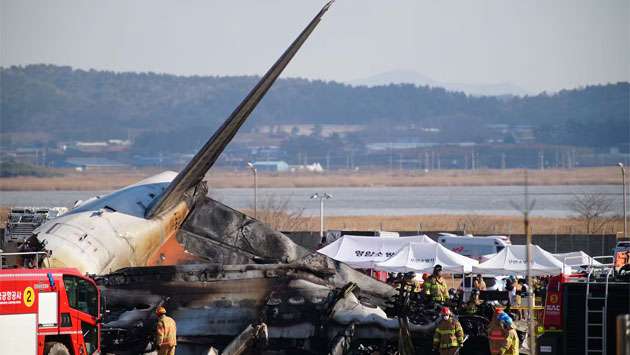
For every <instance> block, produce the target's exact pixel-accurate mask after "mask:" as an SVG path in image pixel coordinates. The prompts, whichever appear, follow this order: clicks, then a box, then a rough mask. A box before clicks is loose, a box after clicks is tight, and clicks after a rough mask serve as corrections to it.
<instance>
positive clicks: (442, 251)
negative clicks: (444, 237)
mask: <svg viewBox="0 0 630 355" xmlns="http://www.w3.org/2000/svg"><path fill="white" fill-rule="evenodd" d="M438 264H440V265H442V270H444V271H447V272H451V273H464V272H470V271H471V270H472V267H473V265H477V264H479V262H478V261H477V260H475V259H471V258H467V257H465V256H463V255H459V254H457V253H455V252H454V251H451V250H448V249H447V248H445V247H443V246H442V245H441V244H437V243H433V244H427V243H409V244H408V245H406V246H403V247H402V248H401V249H400V250H399V251H398V252H397V253H396V254H395V255H394V256H392V257H391V258H389V259H387V260H385V261H383V262H380V263H376V266H375V267H374V269H376V270H381V271H389V272H409V271H415V272H431V271H433V267H434V266H435V265H438Z"/></svg>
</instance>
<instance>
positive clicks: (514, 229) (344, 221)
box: [298, 215, 623, 235]
mask: <svg viewBox="0 0 630 355" xmlns="http://www.w3.org/2000/svg"><path fill="white" fill-rule="evenodd" d="M298 225H300V226H305V227H310V228H311V229H310V230H311V231H316V230H319V217H312V218H305V221H304V222H303V223H300V224H298ZM530 225H531V227H532V233H534V234H574V233H575V234H582V233H585V232H586V228H585V224H584V223H583V222H582V221H579V220H575V219H572V218H543V217H533V218H531V219H530ZM326 228H328V229H343V230H356V231H377V230H392V231H419V232H426V231H462V230H465V231H466V232H467V233H472V234H494V233H496V234H507V235H510V234H523V233H524V228H523V219H522V217H518V216H487V215H427V216H350V217H348V216H346V217H344V216H335V217H328V218H326ZM622 230H623V219H621V218H619V219H616V220H614V221H612V222H611V223H610V224H609V225H607V226H606V228H605V229H604V230H603V232H604V233H606V234H614V233H616V232H619V231H622Z"/></svg>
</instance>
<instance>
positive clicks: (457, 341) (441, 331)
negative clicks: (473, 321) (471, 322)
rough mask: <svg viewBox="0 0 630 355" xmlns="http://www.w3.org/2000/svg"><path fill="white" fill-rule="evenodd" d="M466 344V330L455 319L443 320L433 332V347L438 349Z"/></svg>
mask: <svg viewBox="0 0 630 355" xmlns="http://www.w3.org/2000/svg"><path fill="white" fill-rule="evenodd" d="M463 344H464V330H463V329H462V325H461V324H460V323H459V321H457V320H455V319H449V320H442V321H440V323H439V324H438V326H437V328H436V329H435V334H433V347H434V348H438V349H448V348H458V347H460V346H462V345H463Z"/></svg>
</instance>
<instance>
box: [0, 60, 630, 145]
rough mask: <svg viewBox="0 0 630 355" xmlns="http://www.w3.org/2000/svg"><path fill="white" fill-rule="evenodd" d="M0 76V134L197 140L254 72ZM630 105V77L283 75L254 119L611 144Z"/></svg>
mask: <svg viewBox="0 0 630 355" xmlns="http://www.w3.org/2000/svg"><path fill="white" fill-rule="evenodd" d="M0 76H1V77H0V79H1V80H0V84H1V97H0V98H1V107H0V109H1V115H2V133H12V132H46V133H48V134H50V135H52V136H53V137H54V138H55V139H83V140H86V139H102V138H112V137H127V135H128V132H129V131H130V130H139V131H148V132H155V134H157V133H160V134H166V135H167V137H168V134H170V133H173V132H178V133H180V135H182V136H184V137H185V139H184V140H185V141H186V142H187V143H188V144H191V145H198V144H199V142H198V140H199V139H205V138H201V137H208V136H209V133H210V132H211V131H212V130H214V128H215V127H216V126H217V125H218V124H219V123H220V122H222V121H223V120H224V119H225V117H227V116H228V115H229V113H230V112H231V111H232V109H233V108H234V107H235V106H236V105H237V104H238V102H239V101H240V100H241V99H242V97H243V96H244V95H245V94H246V93H247V91H248V90H249V89H250V88H251V87H252V86H253V85H254V84H255V83H256V81H257V78H256V77H246V76H239V77H217V76H212V77H199V76H192V77H182V76H174V75H163V74H154V73H114V72H107V71H96V70H90V71H84V70H73V69H72V68H70V67H60V66H53V65H30V66H26V67H11V68H2V69H0ZM629 110H630V84H628V83H617V84H610V85H604V86H590V87H586V88H583V89H579V90H567V91H561V92H559V93H557V94H553V95H547V94H541V95H537V96H529V97H528V96H526V97H522V98H518V97H515V98H510V99H501V98H495V97H471V96H466V95H465V94H463V93H458V92H449V91H446V90H444V89H440V88H429V87H417V86H414V85H408V84H407V85H387V86H376V87H352V86H349V85H344V84H340V83H336V82H323V81H310V80H304V79H281V80H279V81H278V82H277V83H276V84H275V86H274V87H273V88H272V89H271V90H270V92H269V95H268V96H267V97H265V98H264V99H263V101H262V102H261V104H260V105H259V107H258V108H257V109H256V110H255V111H254V113H253V116H252V118H251V119H250V122H249V123H248V126H249V127H250V128H251V127H254V126H259V125H277V124H298V123H312V124H355V125H356V124H359V125H365V126H367V127H368V128H369V129H368V132H367V133H366V134H370V132H373V133H374V134H377V135H380V136H381V137H384V136H389V137H396V135H397V134H400V132H411V131H409V130H407V129H406V128H404V127H430V128H436V129H438V130H439V131H440V132H441V135H440V136H439V137H438V138H439V139H440V140H443V141H449V140H460V141H461V140H475V139H477V137H482V136H483V134H484V125H486V124H509V125H532V126H534V127H536V128H537V130H538V131H539V133H540V134H538V135H537V136H538V137H539V138H538V139H539V141H540V142H543V143H544V142H547V143H553V144H573V145H581V146H612V145H615V144H619V143H627V142H628V140H629V137H628V132H629V127H628V125H629V121H630V120H629V117H630V112H629ZM400 127H403V129H399V130H398V131H396V130H395V128H400ZM409 134H411V133H409ZM196 135H197V136H198V137H199V138H198V137H197V136H196ZM192 137H195V138H194V139H193V138H192ZM364 138H365V137H364ZM436 139H437V138H436Z"/></svg>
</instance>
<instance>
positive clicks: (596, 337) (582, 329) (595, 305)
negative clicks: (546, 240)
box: [537, 242, 630, 355]
mask: <svg viewBox="0 0 630 355" xmlns="http://www.w3.org/2000/svg"><path fill="white" fill-rule="evenodd" d="M624 243H627V242H619V244H618V245H617V247H616V248H615V253H614V256H613V257H610V256H608V257H605V258H608V260H610V259H613V262H611V263H608V264H602V265H599V266H591V267H589V268H587V269H586V270H584V271H582V272H580V273H577V274H572V275H564V274H562V275H557V276H553V277H551V278H550V279H549V283H548V284H547V295H546V298H545V308H544V317H543V328H542V329H539V333H542V335H540V336H539V337H538V341H537V344H538V353H539V354H557V355H561V354H567V355H569V354H571V355H574V354H584V355H588V354H602V355H606V354H615V345H616V341H617V329H616V319H617V316H619V315H622V314H628V313H630V280H629V279H628V274H627V273H624V271H625V270H627V269H628V267H627V266H628V265H630V264H628V258H627V257H625V256H624V255H627V253H628V252H630V245H627V246H626V245H625V244H624ZM596 259H597V258H596ZM620 260H623V262H620Z"/></svg>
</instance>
